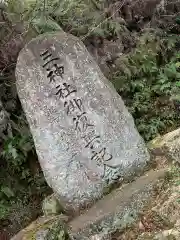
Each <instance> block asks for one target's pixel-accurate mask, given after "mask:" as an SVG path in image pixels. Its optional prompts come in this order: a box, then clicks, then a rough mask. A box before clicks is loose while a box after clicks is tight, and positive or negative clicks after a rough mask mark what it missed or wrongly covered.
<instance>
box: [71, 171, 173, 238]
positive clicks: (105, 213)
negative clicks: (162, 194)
mask: <svg viewBox="0 0 180 240" xmlns="http://www.w3.org/2000/svg"><path fill="white" fill-rule="evenodd" d="M167 171H168V169H161V170H159V171H154V170H150V171H148V172H146V174H145V175H144V176H141V177H140V178H138V179H137V180H136V181H133V182H132V183H129V184H126V185H125V186H123V187H121V188H118V189H116V190H114V191H112V192H111V193H110V194H108V195H107V196H105V197H104V198H103V199H101V200H99V201H98V202H97V203H96V204H94V206H93V207H92V208H91V209H89V210H87V211H85V213H84V214H82V215H80V216H79V217H77V218H74V219H73V220H72V221H70V222H69V224H68V225H69V233H70V236H71V238H72V239H76V240H88V239H91V238H92V237H93V236H94V237H95V236H96V237H98V236H100V237H101V238H103V236H104V239H106V240H108V239H109V238H108V236H111V234H112V233H114V232H116V231H117V232H121V231H123V230H124V229H126V228H127V227H130V226H131V225H132V224H133V223H135V222H136V221H137V219H138V217H139V214H140V213H142V211H143V209H144V207H145V206H149V205H151V203H152V200H153V197H154V196H155V194H157V190H159V191H160V189H161V187H162V183H163V182H164V178H165V176H166V173H167ZM154 190H155V191H154ZM90 237H91V238H90ZM101 238H100V239H101ZM110 239H111V238H110Z"/></svg>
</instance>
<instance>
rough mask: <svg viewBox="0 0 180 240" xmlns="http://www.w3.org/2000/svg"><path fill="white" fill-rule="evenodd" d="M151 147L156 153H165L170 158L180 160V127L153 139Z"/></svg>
mask: <svg viewBox="0 0 180 240" xmlns="http://www.w3.org/2000/svg"><path fill="white" fill-rule="evenodd" d="M149 149H150V150H151V151H152V152H153V153H154V154H161V155H165V156H166V157H167V159H169V160H172V161H176V162H180V128H178V129H176V130H175V131H172V132H170V133H167V134H165V135H164V136H161V137H157V138H156V139H154V140H152V141H151V142H150V143H149Z"/></svg>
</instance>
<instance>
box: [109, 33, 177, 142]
mask: <svg viewBox="0 0 180 240" xmlns="http://www.w3.org/2000/svg"><path fill="white" fill-rule="evenodd" d="M177 41H178V40H177V37H176V36H168V38H166V37H164V38H161V37H158V36H156V35H153V34H150V33H148V34H145V35H144V36H143V37H141V39H140V42H139V44H138V46H137V48H136V49H135V50H134V52H133V53H131V54H129V55H128V56H126V57H124V59H121V61H120V64H121V65H120V70H119V71H117V72H116V73H115V75H114V76H113V78H112V82H113V84H114V85H115V87H116V89H117V91H118V92H119V94H120V95H121V96H122V97H123V99H124V100H125V103H126V105H127V106H128V108H129V110H130V112H131V113H132V115H133V117H134V119H135V122H136V125H137V128H138V130H139V132H140V133H141V134H142V136H143V137H144V138H145V140H147V141H148V140H150V139H152V138H154V137H155V136H157V135H158V134H161V133H164V132H166V131H168V130H169V129H171V128H176V127H177V126H178V125H179V120H180V115H179V112H178V111H177V110H176V109H175V105H174V102H173V100H178V92H179V86H180V84H179V83H180V81H179V80H180V53H177V52H176V51H177V49H176V43H177Z"/></svg>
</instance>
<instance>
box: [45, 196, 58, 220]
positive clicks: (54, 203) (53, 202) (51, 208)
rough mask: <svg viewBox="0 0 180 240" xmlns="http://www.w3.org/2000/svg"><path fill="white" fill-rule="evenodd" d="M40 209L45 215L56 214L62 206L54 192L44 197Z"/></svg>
mask: <svg viewBox="0 0 180 240" xmlns="http://www.w3.org/2000/svg"><path fill="white" fill-rule="evenodd" d="M42 210H43V213H44V215H45V216H49V215H57V214H59V213H62V212H63V208H62V206H61V204H60V203H59V201H58V200H57V199H56V197H55V196H54V194H52V195H50V196H48V197H47V198H45V199H44V201H43V204H42Z"/></svg>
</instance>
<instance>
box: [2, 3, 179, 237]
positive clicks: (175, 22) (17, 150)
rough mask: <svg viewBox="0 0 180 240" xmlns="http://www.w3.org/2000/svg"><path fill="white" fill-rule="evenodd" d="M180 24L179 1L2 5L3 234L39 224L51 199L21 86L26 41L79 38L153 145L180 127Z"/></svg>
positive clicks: (139, 128)
mask: <svg viewBox="0 0 180 240" xmlns="http://www.w3.org/2000/svg"><path fill="white" fill-rule="evenodd" d="M179 24H180V1H179V0H178V1H175V0H137V1H132V0H114V1H109V0H76V1H73V0H7V1H1V2H0V236H1V234H2V233H3V232H4V231H5V230H6V231H7V232H8V233H10V235H13V234H15V233H16V232H17V231H19V230H20V229H21V228H22V227H23V226H26V225H27V224H28V223H29V222H31V221H32V220H33V219H36V217H37V216H38V215H39V214H41V201H42V199H43V198H44V197H45V196H46V195H48V194H49V193H51V189H49V188H48V186H47V185H46V182H45V180H44V177H43V174H42V172H41V169H40V166H39V164H38V160H37V156H36V152H35V148H34V145H33V141H32V136H31V134H30V132H29V128H28V124H27V122H26V118H25V116H24V113H23V111H22V108H21V105H20V102H19V99H18V96H17V92H16V88H15V76H14V72H15V66H16V60H17V56H18V53H19V51H20V50H21V49H22V48H23V46H24V45H25V43H26V42H27V41H29V40H30V39H31V38H32V37H35V36H37V35H38V34H41V33H45V32H49V31H62V30H63V31H65V32H68V33H71V34H73V35H76V36H78V37H79V38H80V39H81V40H82V41H83V42H84V44H85V45H86V47H87V48H88V50H89V51H90V53H91V54H92V55H93V57H94V58H95V59H96V61H97V63H98V64H99V66H100V68H101V69H102V71H103V73H104V74H105V75H106V76H107V77H108V79H109V80H110V81H111V82H112V83H113V84H114V86H115V88H116V90H117V91H118V93H119V94H120V95H121V96H122V98H123V100H124V101H125V104H126V106H127V107H128V108H129V111H130V112H131V113H132V115H133V117H134V119H135V123H136V126H137V128H138V130H139V132H140V133H141V135H142V136H143V138H144V139H145V140H146V141H149V140H151V139H152V138H154V137H156V136H157V135H159V134H164V133H166V132H168V131H170V130H173V129H176V128H177V127H178V126H179V125H180V124H179V123H180V114H179V113H180V95H179V88H180V52H179V49H180V39H179V33H180V25H179Z"/></svg>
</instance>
